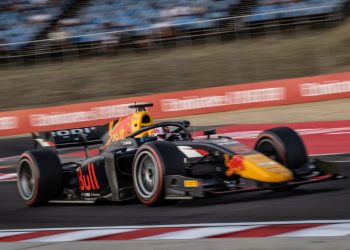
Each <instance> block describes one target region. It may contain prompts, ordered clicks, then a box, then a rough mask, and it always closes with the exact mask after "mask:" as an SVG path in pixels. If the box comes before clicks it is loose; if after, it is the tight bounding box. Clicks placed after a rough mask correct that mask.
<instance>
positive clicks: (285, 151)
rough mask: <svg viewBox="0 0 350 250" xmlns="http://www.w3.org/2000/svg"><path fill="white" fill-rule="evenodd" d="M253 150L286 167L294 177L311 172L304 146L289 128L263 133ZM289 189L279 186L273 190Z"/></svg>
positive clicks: (278, 128)
mask: <svg viewBox="0 0 350 250" xmlns="http://www.w3.org/2000/svg"><path fill="white" fill-rule="evenodd" d="M255 150H257V151H259V152H260V153H262V154H264V155H266V156H268V157H269V158H271V159H273V160H275V161H277V162H279V163H281V164H282V165H284V166H286V167H287V168H288V169H290V170H291V171H292V172H293V173H294V175H295V176H302V175H305V174H307V173H309V172H310V171H311V169H310V167H309V164H308V157H307V152H306V148H305V145H304V143H303V141H302V140H301V138H300V136H299V135H298V134H297V133H296V132H295V131H294V130H293V129H291V128H288V127H277V128H271V129H268V130H265V131H263V132H262V133H261V134H260V135H259V136H258V141H257V142H256V144H255ZM289 189H291V187H288V186H285V187H283V186H280V187H278V188H274V189H273V190H276V191H277V190H289Z"/></svg>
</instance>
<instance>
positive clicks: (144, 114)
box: [17, 103, 343, 206]
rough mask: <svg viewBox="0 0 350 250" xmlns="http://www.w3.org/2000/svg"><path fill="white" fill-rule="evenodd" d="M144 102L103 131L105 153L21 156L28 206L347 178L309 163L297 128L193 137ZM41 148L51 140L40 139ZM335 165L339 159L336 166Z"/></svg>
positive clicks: (21, 185) (40, 151)
mask: <svg viewBox="0 0 350 250" xmlns="http://www.w3.org/2000/svg"><path fill="white" fill-rule="evenodd" d="M152 105H153V104H150V103H143V104H135V105H132V106H130V108H132V109H136V111H135V112H134V113H132V114H130V115H128V116H126V117H123V118H120V119H119V120H117V121H111V122H110V123H109V124H107V125H105V126H101V127H99V128H96V129H95V130H94V131H93V133H95V135H98V136H96V137H99V138H100V140H101V143H102V144H101V146H100V148H99V152H100V153H99V154H98V155H95V156H91V157H89V155H88V152H87V148H88V146H87V141H88V139H87V137H86V136H85V135H84V134H83V133H82V134H81V135H80V141H81V142H82V143H83V144H85V150H86V158H85V159H80V160H77V161H74V162H71V161H69V162H64V163H62V162H61V161H62V159H60V157H59V156H58V153H57V150H55V149H54V148H52V147H49V148H45V147H44V146H43V147H40V148H37V149H33V150H30V151H27V152H25V153H23V154H22V157H21V158H20V160H19V161H18V165H17V175H18V178H17V186H18V190H19V194H20V196H21V198H22V199H23V200H24V202H25V204H27V205H29V206H37V205H43V204H46V203H47V202H67V203H69V202H87V203H94V202H95V201H97V200H100V199H104V200H109V201H125V200H130V199H134V198H136V197H137V198H138V199H139V200H140V201H141V202H142V203H144V204H146V205H160V204H166V203H167V201H168V200H184V199H192V198H197V197H207V196H211V195H223V194H232V193H241V192H249V191H258V190H264V189H271V190H288V189H292V188H294V187H297V186H300V185H304V184H310V183H316V182H322V181H327V180H336V179H341V178H343V177H342V176H340V175H339V174H337V173H336V170H335V169H333V168H332V166H330V165H327V164H325V163H324V162H322V161H314V162H309V160H308V156H307V153H306V149H305V146H304V144H303V142H302V140H301V138H300V137H299V136H298V134H297V133H296V132H294V131H293V130H292V129H290V128H288V127H277V128H272V129H268V130H266V131H264V132H262V133H261V134H260V135H259V137H258V139H257V142H256V144H255V148H254V149H253V148H250V147H247V146H245V145H243V144H241V143H240V142H238V141H236V140H234V139H232V138H229V137H226V136H220V135H219V136H217V135H215V130H207V131H204V135H205V136H206V137H205V138H204V139H194V138H192V135H191V132H190V131H189V126H190V123H189V122H188V121H165V122H159V123H154V122H153V118H152V116H151V114H150V113H149V112H148V111H146V107H150V106H152ZM36 140H38V141H40V143H41V145H46V144H47V145H50V146H52V144H53V143H45V142H44V143H43V141H44V139H38V138H36ZM331 165H332V164H331Z"/></svg>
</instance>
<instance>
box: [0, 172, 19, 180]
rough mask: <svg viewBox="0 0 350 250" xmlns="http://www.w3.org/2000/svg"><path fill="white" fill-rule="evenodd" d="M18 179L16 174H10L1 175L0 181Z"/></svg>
mask: <svg viewBox="0 0 350 250" xmlns="http://www.w3.org/2000/svg"><path fill="white" fill-rule="evenodd" d="M16 177H17V174H16V173H9V174H2V173H0V180H6V179H11V178H16Z"/></svg>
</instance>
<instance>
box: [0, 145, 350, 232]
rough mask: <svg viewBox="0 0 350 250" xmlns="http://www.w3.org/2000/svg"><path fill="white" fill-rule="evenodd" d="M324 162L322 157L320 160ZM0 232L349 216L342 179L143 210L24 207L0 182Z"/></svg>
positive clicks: (135, 206) (344, 166)
mask: <svg viewBox="0 0 350 250" xmlns="http://www.w3.org/2000/svg"><path fill="white" fill-rule="evenodd" d="M31 146H32V144H31V140H28V139H25V138H24V139H23V138H21V139H6V140H5V141H3V140H2V141H1V142H0V150H1V155H0V157H8V156H11V155H15V154H16V153H21V152H23V151H24V150H25V149H28V148H30V147H31ZM325 157H326V158H329V157H328V156H325ZM332 158H333V159H336V160H338V161H340V162H339V165H340V172H341V174H343V175H346V176H350V164H349V163H348V159H349V156H348V155H344V156H333V157H332ZM14 164H15V159H11V158H10V159H9V160H8V161H2V162H1V163H0V165H1V166H9V167H10V168H4V169H1V172H2V173H6V172H8V173H10V172H14V168H11V166H13V165H14ZM0 197H1V201H0V229H24V228H53V227H55V228H56V227H90V226H91V227H96V226H127V225H167V224H191V223H227V222H250V221H252V222H253V221H254V222H260V221H261V222H262V221H296V220H299V221H300V220H336V219H349V218H350V199H349V197H350V181H349V180H348V179H345V180H338V181H331V182H324V183H318V184H312V185H307V186H302V187H299V188H297V189H295V190H293V191H288V192H272V191H260V192H255V193H246V194H235V195H227V196H221V197H215V198H206V199H197V200H190V201H181V202H178V203H177V204H175V205H170V206H164V207H146V206H144V205H142V204H140V203H138V202H137V201H132V202H129V203H114V204H110V203H100V204H95V205H91V204H90V205H81V204H80V205H77V204H74V205H73V204H67V205H57V204H52V205H48V206H45V207H37V208H28V207H26V206H24V204H23V202H22V201H21V200H20V198H19V195H18V194H17V188H16V182H0Z"/></svg>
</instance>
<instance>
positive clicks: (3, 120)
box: [0, 116, 18, 130]
mask: <svg viewBox="0 0 350 250" xmlns="http://www.w3.org/2000/svg"><path fill="white" fill-rule="evenodd" d="M17 127H18V118H17V117H16V116H9V117H0V130H6V129H15V128H17Z"/></svg>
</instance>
